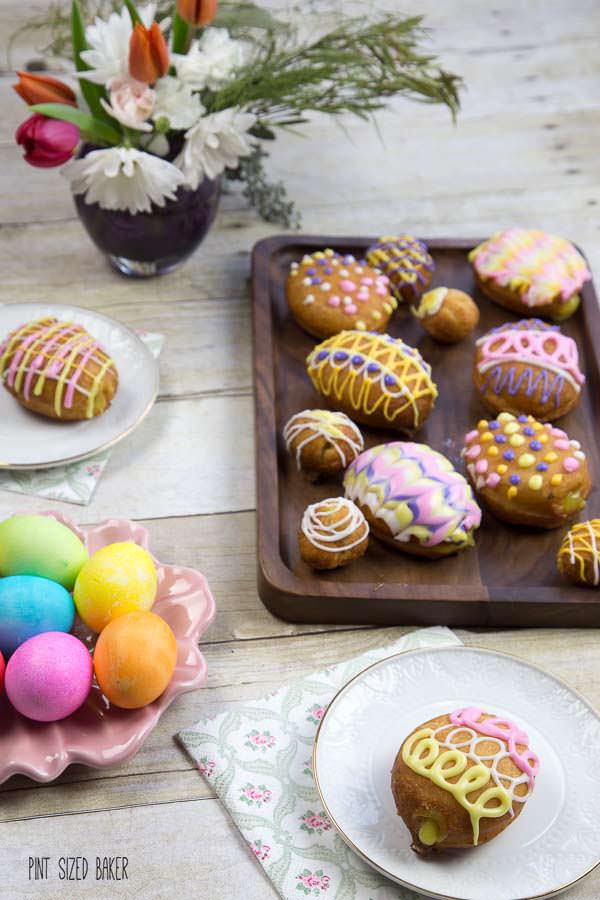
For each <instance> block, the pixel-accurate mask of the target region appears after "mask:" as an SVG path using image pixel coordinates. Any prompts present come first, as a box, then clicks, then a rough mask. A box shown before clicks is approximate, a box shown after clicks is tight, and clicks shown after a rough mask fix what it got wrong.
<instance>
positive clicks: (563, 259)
mask: <svg viewBox="0 0 600 900" xmlns="http://www.w3.org/2000/svg"><path fill="white" fill-rule="evenodd" d="M469 260H470V262H471V263H472V265H473V269H474V271H475V277H476V279H477V282H478V284H479V286H480V287H481V289H482V290H483V291H484V293H486V294H487V295H488V296H489V297H491V299H492V300H495V301H496V303H499V304H500V306H505V307H506V308H507V309H511V310H512V311H513V312H516V313H520V314H521V315H525V316H528V315H532V314H533V315H537V316H542V317H543V318H550V319H554V320H555V321H557V322H558V321H561V320H563V319H567V318H568V317H569V316H571V315H573V313H574V312H575V310H576V309H577V307H578V306H579V303H580V297H579V291H580V290H581V288H582V287H583V285H584V284H585V282H586V281H589V279H590V278H591V277H592V276H591V274H590V271H589V269H588V267H587V265H586V263H585V260H584V258H583V257H582V255H581V254H580V253H579V252H578V251H577V250H576V249H575V247H574V246H573V244H571V243H570V242H569V241H567V240H565V239H564V238H561V237H557V236H556V235H554V234H548V233H547V232H545V231H540V230H539V229H535V228H508V229H507V230H506V231H498V232H496V234H494V235H492V237H491V238H489V239H488V240H487V241H484V242H483V243H482V244H479V246H478V247H475V249H474V250H471V252H470V253H469Z"/></svg>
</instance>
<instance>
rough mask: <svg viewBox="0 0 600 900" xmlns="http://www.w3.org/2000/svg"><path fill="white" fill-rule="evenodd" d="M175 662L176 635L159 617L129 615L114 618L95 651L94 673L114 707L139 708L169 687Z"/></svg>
mask: <svg viewBox="0 0 600 900" xmlns="http://www.w3.org/2000/svg"><path fill="white" fill-rule="evenodd" d="M176 661H177V642H176V640H175V635H174V634H173V632H172V631H171V629H170V628H169V626H168V625H167V623H166V622H165V621H164V619H161V618H160V616H157V615H155V614H154V613H151V612H132V613H127V614H126V615H124V616H119V617H118V618H117V619H113V621H112V622H110V623H109V624H108V625H107V626H106V628H105V629H104V631H103V632H102V633H101V635H100V637H99V638H98V641H97V643H96V649H95V651H94V671H95V673H96V680H97V681H98V684H99V685H100V689H101V690H102V693H103V694H104V695H105V696H106V697H108V699H109V700H110V702H111V703H113V704H114V705H115V706H120V707H122V708H123V709H139V708H140V707H141V706H147V705H148V704H149V703H152V702H153V701H154V700H156V698H157V697H160V695H161V694H162V693H163V691H164V690H165V689H166V687H167V685H168V684H169V682H170V680H171V677H172V675H173V672H174V670H175V663H176Z"/></svg>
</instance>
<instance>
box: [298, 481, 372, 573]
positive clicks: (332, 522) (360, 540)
mask: <svg viewBox="0 0 600 900" xmlns="http://www.w3.org/2000/svg"><path fill="white" fill-rule="evenodd" d="M298 543H299V545H300V556H301V557H302V559H303V560H304V562H305V563H306V564H307V565H309V566H311V568H313V569H338V568H339V567H340V566H346V565H347V564H348V563H350V562H352V561H353V560H355V559H358V558H359V557H360V556H362V555H363V553H365V552H366V550H367V546H368V544H369V526H368V524H367V521H366V519H365V517H364V516H363V514H362V512H361V511H360V509H358V507H357V506H356V505H355V504H354V503H352V501H351V500H345V499H344V498H343V497H331V498H330V499H328V500H319V502H318V503H312V504H311V505H310V506H307V508H306V509H305V510H304V515H303V516H302V522H301V524H300V531H299V534H298Z"/></svg>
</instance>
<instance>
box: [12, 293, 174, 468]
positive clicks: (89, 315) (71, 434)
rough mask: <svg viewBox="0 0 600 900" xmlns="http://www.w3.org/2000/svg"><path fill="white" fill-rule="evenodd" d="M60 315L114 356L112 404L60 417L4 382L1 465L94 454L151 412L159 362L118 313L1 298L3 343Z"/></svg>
mask: <svg viewBox="0 0 600 900" xmlns="http://www.w3.org/2000/svg"><path fill="white" fill-rule="evenodd" d="M44 316H55V317H56V318H57V319H61V320H63V321H73V322H77V324H78V325H83V327H84V328H86V329H87V330H88V331H89V333H90V334H91V335H93V337H95V338H96V339H97V340H99V341H100V343H101V344H102V346H103V347H104V349H105V350H106V352H107V353H108V354H109V355H110V356H111V357H112V358H113V359H114V361H115V365H116V367H117V370H118V372H119V388H118V390H117V393H116V394H115V398H114V400H113V402H112V404H111V406H110V408H109V409H108V410H107V411H106V412H105V413H103V414H102V415H101V416H98V417H97V418H94V419H88V420H86V421H84V422H58V421H54V420H53V419H46V418H45V417H44V416H39V415H37V414H36V413H32V412H29V410H26V409H24V408H23V407H22V406H21V405H20V404H19V403H17V401H16V400H15V399H14V397H12V396H11V395H10V394H9V393H8V391H7V390H6V389H5V388H4V387H3V386H2V385H0V469H35V468H50V467H51V466H60V465H64V464H65V463H70V462H75V461H76V460H79V459H85V458H86V457H87V456H92V455H93V454H94V453H98V452H99V451H100V450H105V449H106V448H107V447H111V446H112V445H113V444H116V443H117V441H120V440H121V439H122V438H124V437H125V436H126V435H128V434H129V433H130V432H131V431H133V429H134V428H136V426H137V425H139V424H140V422H141V421H142V419H144V418H145V416H146V415H147V414H148V413H149V412H150V410H151V408H152V405H153V404H154V401H155V399H156V394H157V392H158V363H157V361H156V360H155V359H154V357H153V356H152V354H151V353H150V351H149V350H148V348H147V347H146V346H145V344H144V342H143V341H141V340H140V338H139V337H138V336H137V335H136V334H134V333H133V331H130V330H129V329H128V328H125V326H124V325H121V324H120V323H119V322H115V320H114V319H109V318H108V317H107V316H103V315H101V314H100V313H97V312H93V311H92V310H90V309H81V308H80V307H78V306H64V305H62V304H59V303H10V304H8V303H7V304H0V343H1V342H2V340H4V338H5V337H6V336H7V334H8V333H9V332H10V331H12V330H13V328H17V327H18V326H19V325H22V324H24V323H25V322H28V321H32V320H35V319H41V318H43V317H44Z"/></svg>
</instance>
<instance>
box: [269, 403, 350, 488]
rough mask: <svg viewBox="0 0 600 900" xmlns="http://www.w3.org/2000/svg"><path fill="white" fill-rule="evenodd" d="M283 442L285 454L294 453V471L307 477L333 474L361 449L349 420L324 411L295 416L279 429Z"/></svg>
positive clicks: (342, 468) (342, 467)
mask: <svg viewBox="0 0 600 900" xmlns="http://www.w3.org/2000/svg"><path fill="white" fill-rule="evenodd" d="M283 439H284V441H285V445H286V448H287V450H288V452H289V453H292V454H294V456H295V458H296V465H297V467H298V469H302V470H303V471H304V472H306V473H307V475H309V476H310V477H318V476H320V475H323V476H332V475H337V474H338V472H342V471H343V470H344V469H346V468H347V466H349V465H350V463H351V462H352V460H354V459H356V457H357V456H358V454H359V453H361V452H362V450H363V449H364V446H365V442H364V439H363V436H362V434H361V433H360V431H359V430H358V428H357V427H356V425H355V424H354V422H353V421H352V419H349V418H348V416H347V415H346V414H345V413H342V412H332V411H331V410H328V409H304V410H302V412H299V413H296V415H294V416H292V417H291V419H290V420H289V421H288V422H287V424H286V426H285V428H284V429H283Z"/></svg>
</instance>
